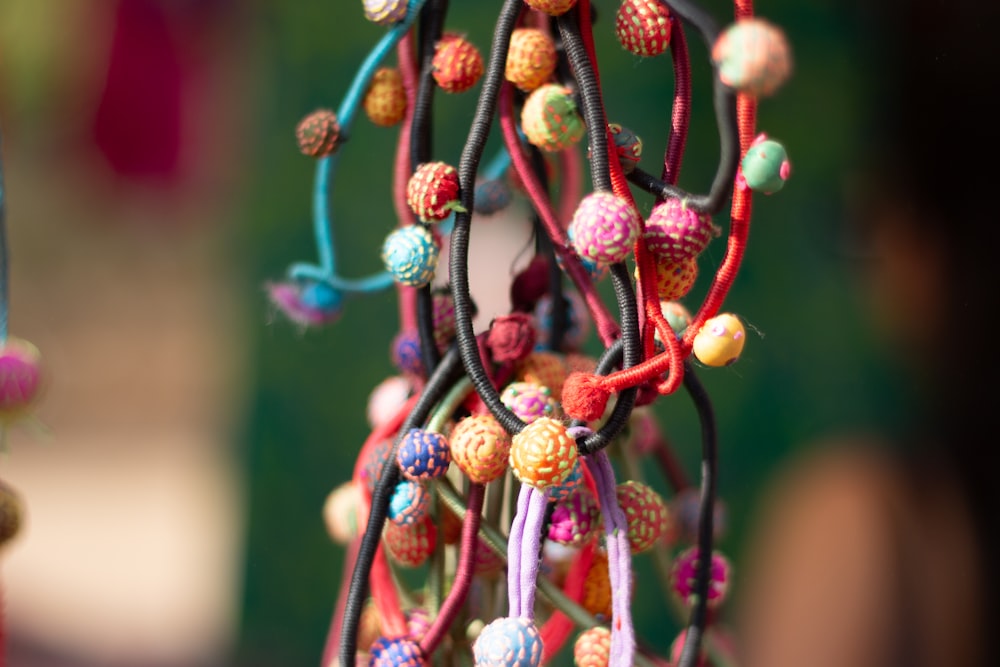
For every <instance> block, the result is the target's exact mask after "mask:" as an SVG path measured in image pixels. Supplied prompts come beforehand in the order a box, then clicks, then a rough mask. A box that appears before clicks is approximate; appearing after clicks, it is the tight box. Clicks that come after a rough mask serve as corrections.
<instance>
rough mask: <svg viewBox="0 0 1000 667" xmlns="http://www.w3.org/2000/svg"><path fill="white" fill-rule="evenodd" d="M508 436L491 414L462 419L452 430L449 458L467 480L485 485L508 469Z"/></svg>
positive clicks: (509, 442)
mask: <svg viewBox="0 0 1000 667" xmlns="http://www.w3.org/2000/svg"><path fill="white" fill-rule="evenodd" d="M510 445H511V438H510V434H509V433H507V431H505V430H504V429H503V426H501V425H500V423H499V422H498V421H497V420H496V419H495V418H494V417H493V415H472V416H470V417H465V418H464V419H462V420H461V421H459V422H458V423H457V424H455V427H454V428H453V429H452V431H451V436H450V437H449V446H450V448H451V456H452V459H453V460H454V461H455V465H457V466H458V467H459V468H460V469H461V471H462V472H463V473H465V475H466V477H468V478H469V479H470V480H471V481H473V482H475V483H477V484H486V483H487V482H492V481H493V480H495V479H497V478H498V477H500V476H501V475H502V474H503V473H504V472H505V471H506V470H507V462H508V460H509V458H510Z"/></svg>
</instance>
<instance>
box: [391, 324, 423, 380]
mask: <svg viewBox="0 0 1000 667" xmlns="http://www.w3.org/2000/svg"><path fill="white" fill-rule="evenodd" d="M390 353H391V356H392V363H393V364H395V365H396V368H398V369H399V370H400V371H402V372H403V373H409V374H411V375H423V374H424V362H423V358H422V357H421V356H420V334H419V333H417V332H416V331H414V330H404V331H400V332H399V333H398V334H396V335H395V336H394V337H393V339H392V348H391V350H390Z"/></svg>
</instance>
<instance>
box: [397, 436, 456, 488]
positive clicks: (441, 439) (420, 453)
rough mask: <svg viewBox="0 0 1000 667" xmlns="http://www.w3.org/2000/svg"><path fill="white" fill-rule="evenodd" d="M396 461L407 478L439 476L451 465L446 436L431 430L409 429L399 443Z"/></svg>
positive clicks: (432, 477)
mask: <svg viewBox="0 0 1000 667" xmlns="http://www.w3.org/2000/svg"><path fill="white" fill-rule="evenodd" d="M396 462H397V463H398V464H399V468H400V470H402V471H403V476H404V477H406V478H407V479H412V480H414V481H419V480H422V479H434V478H436V477H441V476H442V475H444V474H445V473H446V472H448V466H449V465H451V449H449V447H448V438H446V437H445V436H444V435H442V434H440V433H434V432H433V431H425V430H424V429H420V428H413V429H410V430H409V431H408V432H407V434H406V435H404V436H403V440H402V441H401V442H400V443H399V449H398V451H397V453H396Z"/></svg>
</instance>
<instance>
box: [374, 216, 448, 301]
mask: <svg viewBox="0 0 1000 667" xmlns="http://www.w3.org/2000/svg"><path fill="white" fill-rule="evenodd" d="M440 253H441V249H440V248H439V247H438V242H437V241H436V240H435V239H434V235H433V234H431V233H430V231H429V230H428V229H427V228H426V227H424V226H423V225H418V224H414V225H406V226H405V227H400V228H398V229H395V230H393V231H392V232H390V233H389V235H388V236H387V237H386V239H385V243H383V244H382V262H383V263H384V264H385V268H386V270H387V271H388V272H389V273H391V274H392V277H393V278H395V280H396V282H397V283H399V284H401V285H407V286H409V287H423V286H424V285H426V284H428V283H429V282H430V281H431V280H433V279H434V272H435V271H437V263H438V257H439V256H440Z"/></svg>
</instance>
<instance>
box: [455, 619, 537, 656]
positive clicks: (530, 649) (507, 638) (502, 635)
mask: <svg viewBox="0 0 1000 667" xmlns="http://www.w3.org/2000/svg"><path fill="white" fill-rule="evenodd" d="M472 655H473V657H474V659H475V661H476V667H538V665H539V664H541V662H542V637H541V635H540V634H539V632H538V628H536V627H535V624H534V623H532V622H531V621H530V620H528V619H527V618H512V617H507V618H498V619H497V620H495V621H493V622H492V623H490V624H489V625H487V626H486V627H485V628H483V631H482V632H481V633H479V637H478V638H477V639H476V643H475V644H473V646H472Z"/></svg>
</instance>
